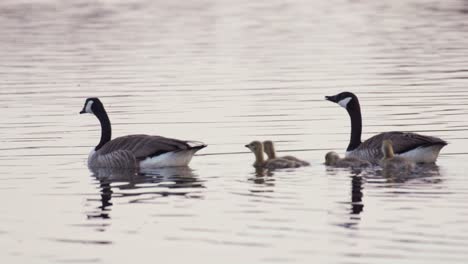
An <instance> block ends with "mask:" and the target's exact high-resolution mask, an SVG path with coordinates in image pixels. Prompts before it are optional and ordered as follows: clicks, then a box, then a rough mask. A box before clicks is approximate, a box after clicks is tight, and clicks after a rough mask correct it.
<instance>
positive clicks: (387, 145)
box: [382, 139, 395, 159]
mask: <svg viewBox="0 0 468 264" xmlns="http://www.w3.org/2000/svg"><path fill="white" fill-rule="evenodd" d="M382 154H383V158H384V159H390V158H393V157H394V156H395V154H394V153H393V143H392V141H391V140H390V139H386V140H384V141H382Z"/></svg>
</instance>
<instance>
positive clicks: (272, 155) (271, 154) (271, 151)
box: [263, 140, 310, 166]
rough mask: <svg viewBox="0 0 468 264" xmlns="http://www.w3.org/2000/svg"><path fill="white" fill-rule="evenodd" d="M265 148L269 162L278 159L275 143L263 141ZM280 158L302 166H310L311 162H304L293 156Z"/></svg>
mask: <svg viewBox="0 0 468 264" xmlns="http://www.w3.org/2000/svg"><path fill="white" fill-rule="evenodd" d="M263 148H264V151H265V153H266V154H267V156H268V160H271V159H276V158H277V157H276V151H275V145H274V144H273V141H271V140H265V141H263ZM280 158H281V159H286V160H291V161H294V162H297V163H298V164H299V165H301V166H309V165H310V163H309V162H307V161H304V160H300V159H298V158H296V157H293V156H283V157H280Z"/></svg>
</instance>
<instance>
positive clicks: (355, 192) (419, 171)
mask: <svg viewBox="0 0 468 264" xmlns="http://www.w3.org/2000/svg"><path fill="white" fill-rule="evenodd" d="M336 170H343V169H336V168H327V172H329V173H332V174H333V173H334V172H336ZM349 171H350V174H351V175H350V179H351V192H350V194H351V197H350V201H347V202H346V203H349V204H350V205H351V208H350V209H349V211H348V214H349V219H347V220H345V221H344V222H340V223H339V224H337V225H339V226H342V227H344V228H347V229H355V228H356V227H357V225H358V224H359V222H360V220H361V217H362V216H361V214H362V212H363V211H364V205H365V203H364V192H363V189H364V184H367V186H368V188H387V189H391V188H395V187H399V186H401V185H409V184H410V185H411V186H412V188H418V187H420V188H425V189H427V187H428V185H434V184H438V183H441V182H442V179H441V178H440V176H441V174H440V171H439V167H438V166H437V165H436V164H418V165H417V166H416V168H415V169H414V171H412V172H411V173H396V172H395V171H384V170H382V169H375V170H369V169H367V170H360V169H349ZM378 179H385V184H382V181H380V180H378ZM374 184H375V185H374ZM408 191H410V190H408ZM398 192H399V193H401V191H398ZM438 193H440V192H436V193H434V194H438Z"/></svg>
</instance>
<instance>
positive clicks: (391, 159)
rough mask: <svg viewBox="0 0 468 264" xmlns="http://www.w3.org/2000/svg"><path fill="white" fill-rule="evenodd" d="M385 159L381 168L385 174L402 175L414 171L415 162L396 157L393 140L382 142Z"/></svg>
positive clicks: (381, 162)
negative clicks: (401, 173)
mask: <svg viewBox="0 0 468 264" xmlns="http://www.w3.org/2000/svg"><path fill="white" fill-rule="evenodd" d="M382 154H383V158H382V160H381V161H380V166H381V167H382V169H383V171H384V172H390V173H400V172H403V173H405V172H410V171H412V170H413V169H414V162H412V161H410V160H408V159H406V158H403V157H401V156H400V157H397V156H395V153H394V152H393V146H392V141H391V140H384V141H382Z"/></svg>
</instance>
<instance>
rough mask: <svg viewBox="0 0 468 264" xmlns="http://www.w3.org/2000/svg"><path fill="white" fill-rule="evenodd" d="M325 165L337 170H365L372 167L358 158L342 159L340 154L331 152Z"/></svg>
mask: <svg viewBox="0 0 468 264" xmlns="http://www.w3.org/2000/svg"><path fill="white" fill-rule="evenodd" d="M325 165H327V166H332V167H337V168H363V167H369V166H371V163H370V162H369V161H367V160H362V159H359V158H356V157H345V158H340V155H338V153H336V152H334V151H330V152H328V153H327V154H326V155H325Z"/></svg>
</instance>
